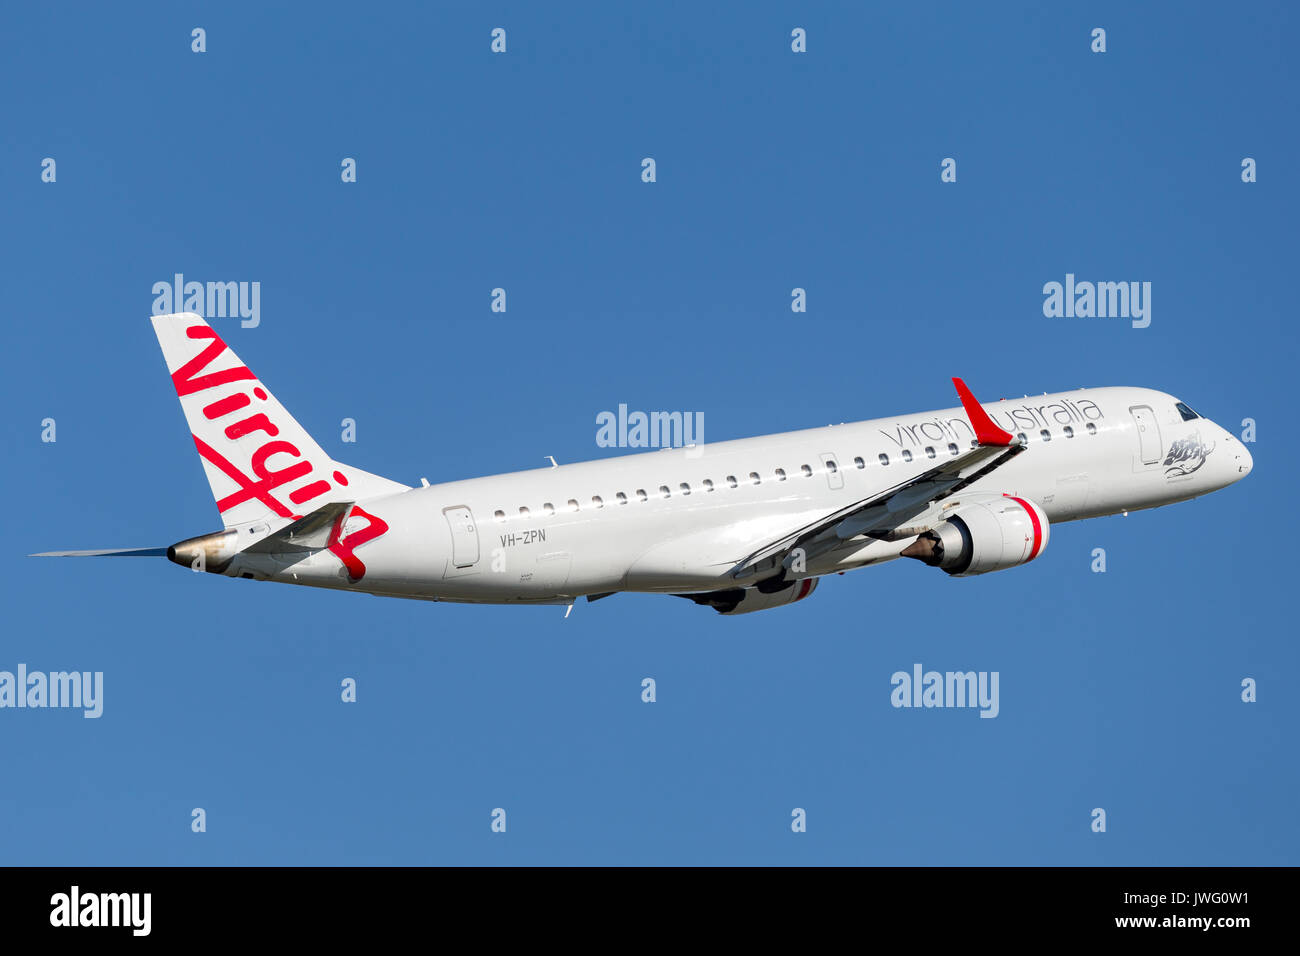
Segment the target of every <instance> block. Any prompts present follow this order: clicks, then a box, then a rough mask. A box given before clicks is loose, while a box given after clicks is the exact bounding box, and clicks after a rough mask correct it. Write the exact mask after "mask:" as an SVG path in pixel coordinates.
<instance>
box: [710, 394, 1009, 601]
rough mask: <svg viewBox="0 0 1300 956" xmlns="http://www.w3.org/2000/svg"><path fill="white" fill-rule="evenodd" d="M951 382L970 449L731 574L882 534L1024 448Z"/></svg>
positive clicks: (765, 550)
mask: <svg viewBox="0 0 1300 956" xmlns="http://www.w3.org/2000/svg"><path fill="white" fill-rule="evenodd" d="M953 383H954V384H955V385H956V386H957V393H958V395H960V396H961V400H962V406H963V407H964V408H965V410H966V415H967V417H968V418H970V419H971V426H972V429H973V430H974V432H975V435H976V444H975V447H973V448H971V449H970V450H969V451H967V452H965V453H964V454H961V455H958V456H957V457H955V458H950V459H949V460H948V461H945V462H944V463H943V464H941V465H937V466H935V467H934V468H931V469H929V470H928V471H925V472H922V473H921V474H919V475H916V476H915V477H913V478H909V479H907V480H906V481H902V482H899V483H898V484H897V485H894V486H893V487H890V488H886V489H885V490H884V491H882V492H878V493H877V494H875V495H872V496H871V497H870V498H864V499H862V500H860V501H855V502H854V503H853V504H851V505H848V506H847V507H844V508H841V509H839V510H838V511H833V512H831V513H830V514H828V515H826V516H825V517H823V518H819V519H818V520H817V521H814V522H812V523H811V524H808V525H805V526H803V527H802V528H799V529H797V530H795V531H792V532H791V533H789V534H787V535H784V536H783V537H781V538H778V539H777V540H775V541H773V542H771V543H770V544H768V545H765V546H764V547H762V548H760V549H759V550H757V551H755V552H753V553H752V554H750V555H748V556H747V557H745V558H744V559H742V560H741V561H740V562H739V563H738V564H737V565H736V566H735V567H734V568H733V569H732V571H731V576H732V577H733V578H736V579H741V578H749V577H754V576H756V575H758V574H759V573H760V572H767V571H777V570H779V569H780V568H781V566H782V564H783V562H784V561H785V560H786V559H787V558H788V557H789V556H790V554H791V552H793V551H794V550H795V549H796V548H800V549H802V550H803V551H804V553H805V556H806V557H808V558H812V557H816V556H817V555H819V554H821V553H823V552H826V551H830V550H834V549H835V548H836V547H838V546H840V545H841V544H842V543H843V542H844V541H847V540H848V539H850V538H855V537H858V536H859V535H863V534H875V535H877V536H886V535H888V534H889V533H890V532H892V531H893V530H894V529H896V528H898V527H899V526H900V525H901V524H902V523H903V522H905V521H907V520H909V519H911V518H915V517H916V516H917V515H920V514H923V513H925V512H926V511H928V510H929V509H930V508H931V507H933V506H934V505H935V504H936V503H937V502H939V501H942V500H943V499H944V498H947V497H949V496H950V495H953V494H956V493H957V492H959V491H961V490H962V489H964V488H966V487H968V486H969V485H971V484H973V483H974V482H976V481H979V480H980V479H981V478H983V477H985V476H986V475H988V474H989V473H991V472H992V471H993V470H994V469H997V468H1000V467H1002V466H1003V465H1005V464H1006V463H1007V462H1009V461H1011V460H1012V459H1013V458H1015V457H1016V456H1017V455H1019V454H1021V453H1022V452H1023V451H1024V450H1025V445H1024V444H1022V443H1020V442H1017V441H1016V440H1015V438H1014V437H1013V436H1012V435H1011V434H1010V433H1008V432H1006V431H1003V430H1002V429H1001V428H998V427H997V425H995V424H994V423H993V420H992V419H991V418H990V417H989V415H988V413H987V412H986V411H984V409H983V407H982V406H980V404H979V403H978V402H976V401H975V398H974V396H973V395H971V392H970V389H968V388H967V387H966V384H965V383H964V382H963V381H962V380H961V379H959V378H954V379H953Z"/></svg>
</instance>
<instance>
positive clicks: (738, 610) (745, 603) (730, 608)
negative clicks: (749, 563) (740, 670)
mask: <svg viewBox="0 0 1300 956" xmlns="http://www.w3.org/2000/svg"><path fill="white" fill-rule="evenodd" d="M816 590H817V578H803V579H801V580H799V581H792V582H791V583H790V586H789V587H786V588H783V589H782V590H780V591H774V592H772V593H771V594H764V593H763V592H762V591H760V590H759V589H758V588H756V587H755V588H728V589H727V590H725V591H709V592H707V593H705V594H682V595H679V597H685V598H690V599H691V600H692V601H694V602H695V603H696V604H707V605H708V606H709V607H711V608H713V609H714V610H715V611H717V612H718V613H719V614H748V613H750V612H751V611H766V610H767V609H768V608H770V607H781V606H783V605H785V604H793V603H794V602H795V601H802V600H803V599H804V598H806V597H807V596H808V595H810V594H812V593H813V591H816Z"/></svg>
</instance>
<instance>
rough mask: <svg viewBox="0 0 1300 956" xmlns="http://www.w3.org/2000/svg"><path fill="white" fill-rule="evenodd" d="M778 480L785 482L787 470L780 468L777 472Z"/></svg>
mask: <svg viewBox="0 0 1300 956" xmlns="http://www.w3.org/2000/svg"><path fill="white" fill-rule="evenodd" d="M776 480H777V481H785V469H784V468H778V469H777V470H776Z"/></svg>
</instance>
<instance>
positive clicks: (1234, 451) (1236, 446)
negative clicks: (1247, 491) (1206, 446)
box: [1219, 425, 1255, 484]
mask: <svg viewBox="0 0 1300 956" xmlns="http://www.w3.org/2000/svg"><path fill="white" fill-rule="evenodd" d="M1219 428H1220V430H1221V431H1222V432H1223V438H1222V443H1223V450H1224V452H1226V454H1225V455H1224V464H1223V466H1222V467H1223V468H1224V470H1225V471H1226V472H1227V475H1226V476H1225V477H1226V478H1227V479H1228V484H1232V483H1233V482H1235V481H1241V479H1243V478H1245V477H1246V476H1247V475H1249V474H1250V470H1251V469H1252V468H1254V467H1255V459H1254V458H1252V457H1251V454H1250V449H1248V448H1247V447H1246V444H1245V442H1243V441H1242V440H1241V439H1240V438H1238V437H1237V436H1236V435H1234V434H1232V432H1230V431H1228V430H1227V429H1226V428H1224V427H1223V426H1222V425H1220V426H1219Z"/></svg>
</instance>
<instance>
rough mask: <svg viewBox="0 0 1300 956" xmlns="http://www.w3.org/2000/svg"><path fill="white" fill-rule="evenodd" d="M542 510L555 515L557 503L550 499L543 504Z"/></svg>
mask: <svg viewBox="0 0 1300 956" xmlns="http://www.w3.org/2000/svg"><path fill="white" fill-rule="evenodd" d="M542 511H544V512H546V514H548V515H553V514H555V505H553V504H551V503H550V502H549V501H548V502H546V504H544V505H542Z"/></svg>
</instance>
